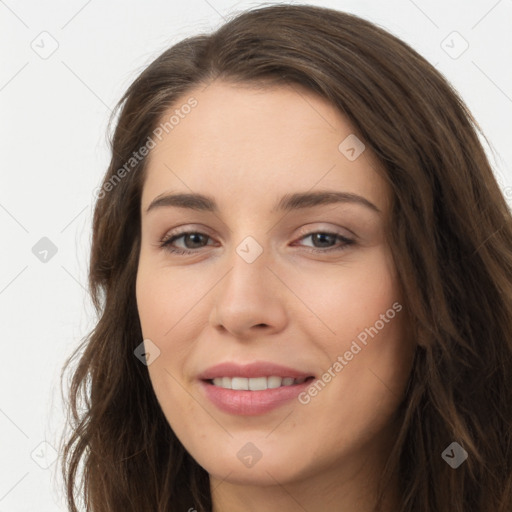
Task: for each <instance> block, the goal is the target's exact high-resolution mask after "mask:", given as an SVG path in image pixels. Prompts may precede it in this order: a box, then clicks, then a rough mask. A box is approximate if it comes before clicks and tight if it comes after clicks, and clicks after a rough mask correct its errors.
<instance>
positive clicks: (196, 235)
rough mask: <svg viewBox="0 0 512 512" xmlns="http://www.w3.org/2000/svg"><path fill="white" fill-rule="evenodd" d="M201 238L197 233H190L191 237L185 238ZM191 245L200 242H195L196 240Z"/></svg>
mask: <svg viewBox="0 0 512 512" xmlns="http://www.w3.org/2000/svg"><path fill="white" fill-rule="evenodd" d="M201 236H202V235H201V234H199V233H192V234H191V235H188V236H187V238H189V239H192V238H195V237H199V238H201ZM192 243H200V241H197V240H196V242H192ZM187 245H188V244H187ZM192 248H193V247H192Z"/></svg>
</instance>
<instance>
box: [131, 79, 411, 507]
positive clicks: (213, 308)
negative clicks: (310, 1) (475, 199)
mask: <svg viewBox="0 0 512 512" xmlns="http://www.w3.org/2000/svg"><path fill="white" fill-rule="evenodd" d="M191 96H193V97H194V98H196V99H197V101H198V104H197V106H196V107H195V108H194V109H193V110H192V111H191V112H190V113H189V114H188V115H187V116H184V118H183V119H180V122H179V124H177V125H176V126H174V128H173V129H172V130H171V131H169V133H168V134H166V135H164V137H163V138H162V140H161V141H160V142H158V144H157V146H156V147H155V148H154V149H153V150H152V151H151V153H150V155H149V160H148V167H147V176H146V180H145V183H144V187H143V192H142V199H141V219H142V242H141V251H140V260H139V268H138V274H137V283H136V294H137V304H138V310H139V315H140V321H141V326H142V331H143V335H144V338H145V339H150V340H151V341H152V343H154V345H156V346H157V347H158V349H159V350H160V354H159V355H158V357H156V359H154V361H153V362H152V363H151V364H150V365H149V366H148V370H149V374H150V378H151V382H152V384H153V388H154V391H155V394H156V396H157V398H158V400H159V402H160V404H161V406H162V410H163V412H164V414H165V416H166V418H167V421H168V422H169V425H170V426H171V428H172V429H173V431H174V432H175V434H176V435H177V437H178V438H179V440H180V441H181V442H182V444H183V445H184V446H185V448H186V449H187V451H188V452H189V453H190V454H191V455H192V456H193V457H194V459H195V460H196V461H197V462H198V463H199V464H200V465H201V466H202V467H203V468H205V469H206V470H207V472H208V473H209V475H210V484H211V492H212V499H213V504H214V508H213V510H214V511H215V512H221V511H222V512H235V511H239V510H240V509H241V508H243V510H245V511H248V512H256V511H258V512H262V511H266V512H273V511H279V512H287V511H294V512H295V511H296V510H302V509H304V510H308V511H313V510H322V511H324V512H330V511H340V510H343V511H347V512H348V511H356V510H357V511H359V512H366V511H368V512H369V511H371V510H373V506H374V499H375V489H376V484H377V477H378V476H379V475H380V474H381V472H382V467H383V465H384V463H385V460H386V457H387V456H388V454H389V449H390V447H391V442H392V441H393V440H394V436H396V431H397V421H399V418H398V419H397V416H396V411H397V408H398V406H399V404H400V402H401V400H402V399H403V395H404V391H405V386H406V383H407V379H408V376H409V373H410V370H411V364H412V358H413V354H414V349H415V343H414V342H413V341H412V340H411V336H410V335H409V330H408V327H407V325H408V324H407V318H406V316H405V314H406V313H405V307H404V308H403V309H402V311H401V312H400V313H397V314H396V316H395V317H394V318H393V319H392V320H390V321H389V322H387V323H385V325H384V327H383V328H382V329H380V330H379V331H378V334H377V335H375V336H374V337H373V338H370V337H369V338H368V342H367V345H366V346H363V348H362V350H361V351H360V352H358V353H357V355H355V356H354V357H353V358H352V359H351V360H350V361H346V358H344V360H345V362H346V363H347V364H346V365H344V366H343V369H342V370H341V371H339V372H337V373H336V372H335V374H336V376H335V377H334V378H332V379H331V381H330V382H329V383H328V384H326V386H325V387H324V388H323V389H322V390H321V391H320V392H319V393H318V394H317V395H316V396H315V397H312V398H311V400H310V401H309V403H307V404H302V403H300V402H299V401H298V400H296V399H293V400H291V401H289V402H287V403H285V404H284V405H282V406H280V407H278V408H277V409H274V410H272V411H270V412H268V413H265V414H261V415H258V416H250V417H249V416H240V415H233V414H229V413H226V412H223V411H220V410H219V409H217V407H216V406H215V405H214V404H213V403H211V402H210V401H209V400H208V399H207V398H205V396H204V395H203V394H202V393H201V389H200V385H199V381H198V379H197V375H198V373H199V372H201V371H204V370H205V369H207V368H208V367H210V366H212V365H214V364H216V363H219V362H221V361H234V362H237V363H240V364H244V363H247V362H252V361H255V360H259V361H271V362H275V363H278V364H283V365H286V366H291V367H294V368H298V369H301V370H307V371H308V372H309V373H310V374H312V375H315V376H316V377H317V378H319V377H321V376H322V375H323V374H324V372H326V371H328V369H329V368H330V367H331V368H332V366H333V363H335V361H337V360H338V359H337V358H338V356H343V355H344V354H345V352H346V351H347V350H349V349H350V346H351V343H352V342H353V341H354V340H356V339H357V336H358V335H359V334H360V333H361V332H362V331H364V330H365V328H369V327H370V326H374V325H375V323H376V321H377V320H379V318H381V316H380V315H382V314H385V313H386V311H387V310H389V309H390V308H391V307H392V305H393V304H394V303H396V302H398V303H399V304H400V305H403V304H404V303H403V300H402V297H401V294H400V289H399V286H398V282H397V277H396V271H395V267H394V263H393V260H392V257H391V253H390V248H389V246H388V244H387V242H386V238H385V234H386V222H387V219H388V215H389V208H390V197H391V196H390V191H389V189H388V187H387V184H386V183H385V181H384V180H383V178H382V177H381V175H380V174H379V172H378V162H377V160H376V159H375V157H374V156H373V155H372V154H371V152H370V150H369V149H368V148H367V149H366V150H365V151H363V153H362V154H361V155H360V156H359V157H358V158H357V159H356V160H354V161H350V160H349V159H347V158H346V156H345V155H344V154H342V152H340V151H339V150H338V146H339V144H340V142H341V141H343V140H344V139H345V138H346V137H347V136H348V135H350V134H352V133H354V129H353V128H352V127H351V126H350V124H349V123H348V121H347V120H346V119H345V118H344V117H343V116H342V115H341V114H340V113H339V112H338V111H337V110H335V108H334V107H333V106H332V105H331V104H330V103H328V102H327V101H326V100H324V99H323V98H321V97H319V96H316V95H315V94H313V93H311V92H309V91H306V90H303V89H301V88H299V87H297V86H294V87H287V86H286V87H285V86H273V87H271V88H265V89H262V88H260V89H257V88H255V87H253V86H249V85H243V86H240V85H234V84H230V83H226V82H222V81H215V82H213V83H211V84H210V85H209V86H208V87H206V88H205V87H204V86H202V87H200V88H196V89H194V90H193V91H191V92H189V93H187V94H186V95H184V96H183V97H182V98H181V99H180V100H179V101H177V102H176V105H178V107H179V105H182V104H184V103H185V102H186V101H187V99H188V98H190V97H191ZM176 105H174V106H173V107H172V108H171V109H170V110H169V113H172V112H173V111H174V110H175V109H176ZM167 118H168V116H167ZM320 189H322V190H333V191H344V192H351V193H354V194H357V195H359V196H362V197H364V198H366V199H367V200H368V201H370V202H372V203H373V204H374V205H375V206H376V207H377V208H378V209H379V210H380V212H379V213H378V212H374V211H372V210H371V209H370V208H367V207H365V206H363V205H360V204H356V203H335V204H328V205H320V206H315V207H312V208H307V209H301V210H294V211H290V212H287V213H286V214H284V213H282V212H281V213H275V212H274V213H273V212H271V210H272V207H273V206H274V203H275V202H276V201H277V200H278V199H280V198H281V196H283V195H284V194H287V193H291V192H306V191H316V190H320ZM170 192H184V193H189V192H195V193H203V194H206V195H210V196H213V197H214V198H215V200H216V202H217V203H218V206H219V211H218V212H217V213H211V212H200V211H193V210H189V209H184V208H178V207H162V208H155V209H153V210H151V211H150V212H148V213H146V210H147V208H148V206H149V204H150V203H151V202H152V201H153V199H154V198H155V197H157V196H158V195H160V194H162V193H170ZM176 228H179V229H180V231H191V232H200V233H204V234H205V236H202V237H197V236H196V238H194V237H192V238H191V237H181V238H179V239H177V240H175V241H174V243H173V245H174V247H176V248H179V249H188V250H190V251H193V254H189V255H179V254H172V253H170V252H168V251H166V250H165V248H162V247H160V241H161V240H162V239H163V238H164V237H166V236H167V237H169V235H170V234H171V233H173V232H175V231H176ZM326 231H327V232H336V233H337V234H339V235H342V236H345V237H348V238H352V239H355V240H356V242H355V243H354V244H351V245H347V246H345V247H344V249H343V250H339V251H335V250H333V251H330V252H325V251H326V250H327V248H329V247H336V246H338V247H340V246H342V245H343V242H340V241H339V240H338V239H336V238H333V237H331V238H327V240H325V239H324V240H323V242H322V240H320V242H319V241H318V240H316V237H315V236H308V234H309V235H310V234H312V233H322V232H326ZM247 236H251V237H253V238H254V239H255V240H256V241H257V243H258V244H259V246H261V249H262V251H263V252H262V253H261V255H260V256H259V257H258V258H257V259H256V260H255V261H254V262H252V263H248V262H247V261H245V260H244V259H243V258H242V257H240V256H239V254H238V253H237V252H236V249H237V247H238V246H239V244H240V243H241V242H242V241H243V240H244V239H245V238H246V237H247ZM315 248H316V249H318V250H319V252H316V253H315V252H310V249H315ZM322 250H323V251H324V252H323V253H322V252H320V251H322ZM248 442H251V443H253V444H254V445H255V446H256V447H257V448H258V450H259V451H260V452H261V454H262V456H261V459H260V460H259V461H258V462H257V463H256V464H254V465H253V466H252V467H246V466H245V465H244V464H242V463H241V461H240V460H239V458H238V457H237V452H238V451H239V450H240V449H241V448H242V447H243V446H244V445H246V443H248ZM398 500H399V497H398V487H397V482H396V480H395V481H394V482H393V485H391V486H390V487H389V497H388V500H387V502H386V505H387V506H386V508H385V510H389V511H392V510H394V509H395V508H396V506H397V504H398ZM192 505H193V504H191V506H192Z"/></svg>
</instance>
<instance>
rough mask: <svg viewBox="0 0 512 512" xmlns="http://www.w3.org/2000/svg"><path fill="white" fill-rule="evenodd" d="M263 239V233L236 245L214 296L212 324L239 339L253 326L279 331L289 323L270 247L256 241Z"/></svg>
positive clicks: (245, 237)
mask: <svg viewBox="0 0 512 512" xmlns="http://www.w3.org/2000/svg"><path fill="white" fill-rule="evenodd" d="M261 232H262V230H261V231H260V232H259V233H261ZM246 233H247V231H246ZM262 236H264V233H263V234H257V235H256V236H253V235H247V236H243V237H242V239H241V241H240V242H238V244H236V245H235V244H234V245H233V248H234V251H233V253H232V254H231V255H230V256H229V258H228V262H227V264H228V265H229V272H228V273H227V275H225V276H224V279H222V282H221V283H219V285H220V286H219V287H218V289H217V293H216V294H215V300H214V308H213V311H214V314H213V316H212V318H211V320H212V322H213V323H214V324H216V325H222V326H223V327H224V328H225V329H226V330H228V331H231V332H232V333H233V334H235V335H236V336H240V337H242V336H243V335H244V333H246V334H247V333H248V332H250V329H251V328H252V327H254V326H261V325H266V326H269V327H271V328H272V329H280V328H282V327H283V325H284V324H285V322H286V312H285V308H284V304H283V303H282V302H283V301H282V300H281V299H282V295H281V294H280V293H276V291H277V290H276V288H275V286H276V282H274V281H275V280H276V278H275V276H274V275H273V273H272V272H271V271H270V270H269V268H268V267H270V266H271V262H270V260H271V255H270V253H269V251H268V250H267V249H266V247H267V246H268V245H269V244H267V243H265V245H263V243H260V242H259V241H258V240H257V239H256V237H259V238H261V237H262ZM233 237H234V239H235V237H236V234H233ZM239 239H240V238H239Z"/></svg>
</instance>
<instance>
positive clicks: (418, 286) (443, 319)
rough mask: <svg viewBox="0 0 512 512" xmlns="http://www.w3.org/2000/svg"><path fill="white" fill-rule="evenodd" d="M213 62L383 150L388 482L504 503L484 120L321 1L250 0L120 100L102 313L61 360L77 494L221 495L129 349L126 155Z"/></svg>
mask: <svg viewBox="0 0 512 512" xmlns="http://www.w3.org/2000/svg"><path fill="white" fill-rule="evenodd" d="M217 78H219V79H223V80H226V81H229V82H231V83H240V84H249V85H250V84H257V83H266V84H271V85H274V84H275V85H279V84H283V85H284V84H291V85H297V86H299V85H300V86H305V87H306V88H308V89H309V90H311V91H314V92H316V93H317V94H319V95H321V96H322V97H324V98H327V99H328V100H329V101H330V102H332V104H333V105H335V106H336V107H337V108H338V109H339V111H340V112H341V113H342V114H343V115H345V116H346V117H347V118H348V120H349V121H350V122H351V124H352V125H353V126H354V127H355V129H356V130H357V133H359V134H361V136H362V137H363V139H364V143H365V144H366V146H367V147H368V148H369V149H371V150H372V151H373V152H374V154H375V155H376V156H377V158H378V160H379V161H380V162H381V164H382V168H383V169H384V175H385V178H386V180H387V182H388V183H389V185H390V187H391V190H392V194H393V200H392V208H391V216H390V229H389V244H390V246H391V250H392V253H393V257H394V261H395V264H396V268H397V272H398V277H399V282H400V286H401V287H402V289H403V291H404V297H405V299H404V300H405V301H406V306H407V309H408V312H409V315H410V318H411V320H412V325H413V329H414V336H415V339H416V341H417V343H418V347H417V350H416V355H415V359H414V364H413V368H412V371H411V376H410V380H409V385H408V387H407V392H406V396H405V399H404V401H403V404H402V406H401V409H400V414H401V415H402V416H401V417H402V421H401V423H400V429H399V431H398V433H397V437H396V442H395V444H394V447H393V450H392V453H391V456H390V458H389V461H388V464H387V466H386V470H385V472H384V474H383V475H382V482H381V484H382V489H385V486H386V482H387V481H388V479H389V478H390V476H391V475H392V474H398V475H399V481H400V484H401V489H400V491H401V494H402V502H403V505H402V507H401V509H400V511H398V512H433V511H436V512H448V511H450V512H470V511H471V512H491V511H492V512H510V511H511V510H512V436H511V432H512V218H511V213H510V210H509V208H508V206H507V203H506V201H505V199H504V197H503V195H502V193H501V191H500V189H499V186H498V185H497V182H496V180H495V178H494V176H493V172H492V169H491V166H490V164H489V162H488V160H487V158H486V155H485V152H484V149H483V147H482V145H481V143H480V141H479V138H478V133H479V132H480V128H479V127H478V125H477V123H476V122H475V120H474V119H473V117H472V116H471V114H470V112H469V111H468V109H467V108H466V106H465V105H464V103H463V101H462V100H461V99H460V97H459V96H458V94H457V93H456V92H455V91H454V90H453V89H452V87H451V86H450V85H449V84H448V83H447V81H446V80H445V79H444V77H443V76H442V75H441V74H440V73H439V72H438V71H437V70H436V69H435V68H434V67H433V66H431V65H430V64H429V63H428V62H427V61H426V60H425V59H423V58H422V57H421V56H420V55H418V54H417V53H416V52H415V51H414V50H413V49H411V48H410V47H409V46H408V45H407V44H405V43H404V42H402V41H400V40H399V39H397V38H396V37H394V36H392V35H391V34H389V33H387V32H386V31H385V30H383V29H381V28H379V27H377V26H375V25H373V24H372V23H370V22H368V21H365V20H363V19H361V18H359V17H356V16H354V15H350V14H346V13H342V12H338V11H335V10H331V9H327V8H321V7H313V6H309V5H271V6H267V7H263V8H257V9H253V10H250V11H246V12H244V13H241V14H239V15H238V16H236V17H233V18H232V19H231V20H229V22H227V23H225V24H224V25H222V26H221V27H220V28H219V29H218V30H216V31H215V32H214V33H212V34H208V35H199V36H195V37H191V38H188V39H186V40H184V41H181V42H180V43H178V44H176V45H174V46H173V47H172V48H170V49H168V50H167V51H165V52H164V53H163V54H162V55H161V56H159V57H158V58H157V59H156V60H155V61H154V62H152V63H151V64H150V65H149V66H148V67H147V68H146V69H145V70H144V71H143V72H142V74H141V75H140V76H139V77H138V78H137V79H136V80H135V81H134V82H133V84H132V85H131V86H130V87H129V89H128V90H127V92H126V93H125V95H124V96H123V97H122V99H121V100H120V101H119V103H118V105H117V107H116V110H115V111H114V114H119V117H118V120H117V123H116V128H115V131H114V133H113V137H112V140H111V149H112V159H111V162H110V165H109V168H108V170H107V173H106V175H105V177H104V181H103V186H102V189H101V193H100V194H99V195H98V199H97V202H96V205H95V211H94V220H93V238H92V249H91V260H90V272H89V287H90V292H91V297H92V301H93V304H94V306H95V309H96V312H97V314H98V321H97V324H96V326H95V328H94V329H93V330H92V332H90V333H89V335H88V336H87V337H86V338H85V339H84V340H83V342H82V344H81V346H80V347H79V349H77V351H76V352H75V353H74V354H73V356H71V357H70V359H69V360H68V362H67V363H66V367H65V369H64V371H63V374H64V373H65V371H66V369H70V368H71V367H72V368H73V373H72V375H71V381H70V383H69V422H70V423H69V426H70V432H69V434H68V435H67V437H65V438H64V437H63V444H64V446H63V448H64V449H63V459H62V470H63V474H64V477H65V481H66V490H67V498H68V504H69V509H70V510H71V511H73V512H76V511H77V510H78V508H77V507H78V506H79V504H80V503H83V504H84V506H85V508H86V510H87V511H91V512H107V511H109V512H127V511H137V512H143V511H148V512H149V511H151V512H155V511H162V512H163V511H186V510H189V509H190V508H195V509H196V510H197V511H199V512H210V511H211V507H212V503H211V495H210V488H209V478H208V474H207V473H206V471H205V470H204V469H203V468H202V467H200V466H199V465H198V464H197V462H196V461H195V460H194V459H192V457H191V456H190V455H189V454H188V453H187V451H186V450H185V448H184V447H183V445H182V444H181V443H180V441H179V440H178V439H177V437H176V436H175V434H174V432H173V431H172V429H171V428H170V426H169V424H168V423H167V421H166V419H165V417H164V415H163V413H162V411H161V409H160V406H159V404H158V401H157V399H156V397H155V394H154V392H153V389H152V386H151V383H150V380H149V377H148V372H147V368H146V367H145V366H144V365H142V364H140V362H139V361H138V359H137V358H136V357H135V356H134V349H135V348H136V347H137V346H138V345H139V344H140V343H141V341H142V333H141V327H140V323H139V318H138V312H137V305H136V299H135V279H136V273H137V266H138V255H139V250H140V239H141V227H140V198H141V189H142V186H143V181H144V173H145V166H146V161H147V159H140V160H137V161H131V160H130V159H131V158H132V156H133V154H134V152H137V151H138V150H139V149H140V148H141V147H142V146H144V145H146V144H147V141H148V137H149V136H151V134H152V133H153V132H154V130H155V129H156V128H157V127H158V125H159V123H160V122H161V120H162V119H163V116H164V114H165V113H166V112H168V110H169V108H170V107H171V106H173V105H175V104H176V101H177V100H178V99H179V98H182V97H184V95H185V97H186V93H187V92H188V91H190V90H192V89H193V88H194V87H197V86H198V85H201V84H204V85H207V84H208V83H211V81H213V80H215V79H217ZM199 108H200V107H199ZM113 117H114V116H113ZM112 119H113V118H112ZM112 119H111V121H112ZM129 161H131V162H132V163H131V165H132V166H131V167H129V168H127V167H126V163H127V162H129ZM123 166H124V169H125V172H124V173H120V172H119V170H120V169H122V168H123ZM120 174H122V177H121V178H120V179H119V177H120ZM116 177H117V180H114V179H115V178H116ZM114 181H115V182H114ZM109 183H110V186H108V184H109ZM75 362H76V364H73V365H72V363H75ZM452 442H457V443H458V444H459V445H460V446H461V447H463V448H464V450H465V451H466V452H467V454H468V457H467V459H466V460H465V462H464V463H462V464H461V465H460V466H459V467H458V468H457V469H453V468H452V467H450V466H449V465H448V464H447V463H446V462H445V460H443V457H442V453H443V452H444V451H445V449H446V448H447V447H449V445H450V444H451V443H452Z"/></svg>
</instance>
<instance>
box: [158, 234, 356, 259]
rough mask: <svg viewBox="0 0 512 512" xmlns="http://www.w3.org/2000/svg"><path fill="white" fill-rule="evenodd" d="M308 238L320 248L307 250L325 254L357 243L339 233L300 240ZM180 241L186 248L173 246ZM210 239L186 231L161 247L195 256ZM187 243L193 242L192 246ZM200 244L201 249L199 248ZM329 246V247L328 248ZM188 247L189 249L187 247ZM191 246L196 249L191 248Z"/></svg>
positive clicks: (311, 235)
mask: <svg viewBox="0 0 512 512" xmlns="http://www.w3.org/2000/svg"><path fill="white" fill-rule="evenodd" d="M306 238H311V239H312V241H313V243H314V244H315V243H319V244H320V247H312V248H309V249H307V250H308V251H309V252H315V253H325V252H330V251H342V250H344V249H346V248H347V247H348V246H350V245H352V244H354V243H355V240H353V239H350V238H347V237H345V236H343V235H341V234H339V233H331V232H327V231H313V232H311V233H308V234H306V235H304V236H302V237H301V238H299V240H305V239H306ZM179 239H183V240H182V241H183V242H184V243H185V248H184V249H183V248H179V247H175V246H174V245H173V244H174V242H176V241H177V240H179ZM208 239H210V237H209V236H208V235H207V234H205V233H201V232H199V231H184V232H182V233H178V234H172V233H171V234H170V235H169V236H167V237H165V238H164V239H163V240H161V241H160V247H161V248H162V249H164V250H166V251H168V252H170V253H173V254H194V253H197V252H198V249H200V248H201V247H205V246H206V245H201V240H203V241H205V240H208ZM336 240H339V242H338V245H335V246H332V245H330V242H336ZM187 241H191V243H190V244H188V243H187ZM197 244H199V247H197ZM326 244H327V247H326ZM187 245H188V247H187ZM190 245H192V246H195V247H190Z"/></svg>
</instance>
